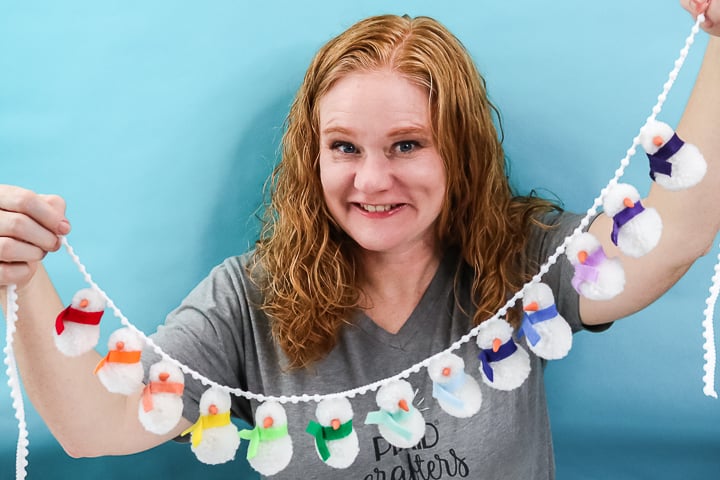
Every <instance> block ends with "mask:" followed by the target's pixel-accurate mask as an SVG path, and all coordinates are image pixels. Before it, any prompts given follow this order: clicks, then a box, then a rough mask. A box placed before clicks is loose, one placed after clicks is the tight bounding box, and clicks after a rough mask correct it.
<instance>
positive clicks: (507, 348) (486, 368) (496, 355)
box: [478, 338, 517, 382]
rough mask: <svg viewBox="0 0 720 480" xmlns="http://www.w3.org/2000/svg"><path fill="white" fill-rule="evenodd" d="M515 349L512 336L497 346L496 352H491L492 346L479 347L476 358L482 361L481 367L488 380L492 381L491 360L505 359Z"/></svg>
mask: <svg viewBox="0 0 720 480" xmlns="http://www.w3.org/2000/svg"><path fill="white" fill-rule="evenodd" d="M515 350H517V345H515V342H514V341H513V339H512V338H511V339H510V340H508V341H507V342H505V343H503V344H502V345H501V346H500V348H498V351H497V352H493V351H492V348H487V349H480V355H478V358H479V359H480V361H481V362H482V369H483V372H485V376H486V377H487V378H488V380H490V381H491V382H492V381H493V369H492V366H491V365H490V364H491V363H492V362H499V361H500V360H504V359H506V358H507V357H509V356H510V355H512V354H513V353H515Z"/></svg>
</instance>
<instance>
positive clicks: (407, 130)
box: [320, 125, 430, 137]
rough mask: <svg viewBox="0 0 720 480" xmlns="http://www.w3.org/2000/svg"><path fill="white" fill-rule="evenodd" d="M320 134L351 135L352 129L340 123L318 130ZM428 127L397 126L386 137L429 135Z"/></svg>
mask: <svg viewBox="0 0 720 480" xmlns="http://www.w3.org/2000/svg"><path fill="white" fill-rule="evenodd" d="M320 133H321V134H322V135H329V134H331V133H339V134H341V135H352V133H353V131H352V130H351V129H349V128H345V127H342V126H340V125H335V126H332V125H331V126H329V127H327V128H325V129H324V130H322V131H321V132H320ZM429 134H430V132H429V129H428V128H427V127H421V126H416V125H410V126H405V127H398V128H395V129H393V130H390V131H389V132H388V137H401V136H405V135H423V136H427V135H429Z"/></svg>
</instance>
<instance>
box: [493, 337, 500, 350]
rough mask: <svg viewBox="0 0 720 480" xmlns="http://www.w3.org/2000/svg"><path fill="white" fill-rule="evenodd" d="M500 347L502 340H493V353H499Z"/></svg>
mask: <svg viewBox="0 0 720 480" xmlns="http://www.w3.org/2000/svg"><path fill="white" fill-rule="evenodd" d="M500 347H502V340H500V339H499V338H496V339H495V340H493V352H495V353H497V351H498V350H500Z"/></svg>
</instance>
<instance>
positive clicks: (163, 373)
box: [158, 372, 170, 382]
mask: <svg viewBox="0 0 720 480" xmlns="http://www.w3.org/2000/svg"><path fill="white" fill-rule="evenodd" d="M158 378H159V379H160V381H161V382H164V381H166V380H167V379H168V378H170V374H169V373H168V372H162V373H161V374H160V375H158Z"/></svg>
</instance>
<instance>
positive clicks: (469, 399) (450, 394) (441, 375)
mask: <svg viewBox="0 0 720 480" xmlns="http://www.w3.org/2000/svg"><path fill="white" fill-rule="evenodd" d="M428 375H430V379H431V380H432V381H433V397H435V398H436V399H437V401H438V404H439V405H440V408H442V409H443V410H444V411H445V412H446V413H448V414H450V415H452V416H453V417H458V418H467V417H471V416H473V415H475V414H476V413H477V412H478V410H480V406H481V405H482V392H481V391H480V385H478V383H477V382H476V381H475V379H474V378H473V377H471V376H470V375H468V374H467V373H465V362H464V361H463V359H462V358H460V357H458V356H457V355H455V354H453V353H444V354H442V355H440V356H439V357H436V358H434V359H432V360H431V361H430V365H428Z"/></svg>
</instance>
